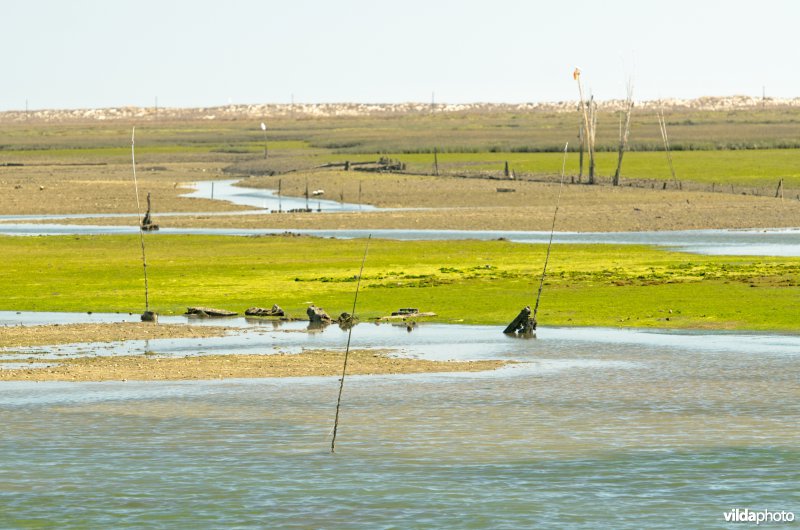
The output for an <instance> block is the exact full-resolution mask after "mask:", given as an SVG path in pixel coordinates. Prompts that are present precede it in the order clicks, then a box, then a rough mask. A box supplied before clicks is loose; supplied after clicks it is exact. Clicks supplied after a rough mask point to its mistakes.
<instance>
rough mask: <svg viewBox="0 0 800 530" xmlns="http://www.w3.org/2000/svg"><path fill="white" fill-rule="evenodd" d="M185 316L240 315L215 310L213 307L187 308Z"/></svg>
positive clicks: (233, 312) (223, 310) (225, 310)
mask: <svg viewBox="0 0 800 530" xmlns="http://www.w3.org/2000/svg"><path fill="white" fill-rule="evenodd" d="M185 314H187V315H195V316H198V317H235V316H236V315H238V314H239V313H236V312H235V311H228V310H227V309H214V308H211V307H187V308H186V313H185Z"/></svg>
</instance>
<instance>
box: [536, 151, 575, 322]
mask: <svg viewBox="0 0 800 530" xmlns="http://www.w3.org/2000/svg"><path fill="white" fill-rule="evenodd" d="M568 147H569V142H567V144H566V145H565V146H564V158H563V159H562V161H561V182H560V183H559V185H558V197H557V198H556V209H555V211H554V212H553V225H552V226H551V227H550V241H549V242H548V243H547V254H546V255H545V258H544V267H542V277H541V278H540V279H539V291H538V292H537V293H536V305H534V306H533V322H534V325H536V324H535V323H536V314H537V313H538V312H539V300H541V299H542V288H543V287H544V277H545V275H546V274H547V262H548V261H550V248H551V247H552V246H553V234H554V233H555V230H556V217H557V216H558V205H559V203H560V202H561V190H562V189H564V171H565V170H566V167H567V148H568Z"/></svg>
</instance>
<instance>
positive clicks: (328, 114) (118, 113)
mask: <svg viewBox="0 0 800 530" xmlns="http://www.w3.org/2000/svg"><path fill="white" fill-rule="evenodd" d="M597 104H598V108H599V109H600V110H605V111H615V110H618V109H620V108H622V105H623V104H624V101H623V100H621V99H612V100H605V101H597ZM577 106H578V102H577V101H575V100H564V101H556V102H538V103H534V102H530V103H480V102H476V103H435V104H432V103H419V102H406V103H293V104H291V103H257V104H230V105H220V106H215V107H195V108H180V107H155V106H152V107H133V106H129V107H109V108H98V109H37V110H28V111H26V110H9V111H2V112H0V123H14V122H24V121H38V122H41V121H45V122H71V121H85V120H90V121H119V120H156V119H166V120H235V119H267V118H290V117H304V118H309V117H318V118H332V117H359V116H400V115H405V114H420V115H424V114H431V113H459V112H478V113H483V112H485V113H492V112H574V111H575V110H576V108H577ZM785 107H800V97H795V98H771V97H767V98H760V97H752V96H708V97H701V98H696V99H677V98H666V99H661V100H647V101H637V102H636V106H635V108H636V109H639V110H641V109H656V108H664V109H667V110H673V111H681V110H694V111H698V110H699V111H727V110H732V109H752V108H785Z"/></svg>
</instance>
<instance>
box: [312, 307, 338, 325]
mask: <svg viewBox="0 0 800 530" xmlns="http://www.w3.org/2000/svg"><path fill="white" fill-rule="evenodd" d="M306 314H307V315H308V321H309V322H311V323H319V324H330V323H331V322H332V321H333V320H332V319H331V317H330V315H328V313H326V312H325V310H324V309H322V308H321V307H317V306H315V305H314V304H311V305H310V306H308V309H306Z"/></svg>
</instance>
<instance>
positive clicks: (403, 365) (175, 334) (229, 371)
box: [0, 322, 506, 381]
mask: <svg viewBox="0 0 800 530" xmlns="http://www.w3.org/2000/svg"><path fill="white" fill-rule="evenodd" d="M235 331H236V330H235V329H234V328H227V327H222V326H189V325H181V324H170V325H164V324H161V325H153V324H144V323H138V322H137V323H113V324H65V325H58V324H53V325H47V326H5V327H0V347H4V348H8V351H6V352H0V381H122V380H141V381H156V380H182V379H219V378H247V377H254V378H258V377H302V376H330V375H338V374H340V373H341V370H342V362H343V359H344V357H343V355H344V354H343V352H341V351H328V350H308V351H304V352H303V353H300V354H269V355H203V356H187V357H165V356H159V355H134V356H115V357H97V356H92V355H91V354H90V355H87V356H84V357H77V358H70V359H64V360H58V361H53V360H49V359H48V360H41V359H37V356H36V355H35V354H31V355H30V356H29V357H28V358H27V359H26V360H25V361H22V362H25V363H29V364H31V366H30V367H23V368H17V365H18V363H20V361H19V359H9V358H5V359H4V355H3V353H14V350H13V349H14V348H15V347H24V346H45V345H55V344H75V343H90V342H114V341H124V340H143V339H162V338H204V337H215V336H222V335H225V334H227V333H231V332H235ZM6 363H14V366H15V368H14V369H6V368H3V364H6ZM504 364H506V363H505V362H504V361H474V362H460V361H459V362H456V361H425V360H419V359H407V358H395V357H392V356H390V352H388V351H375V350H355V351H352V352H351V356H350V358H349V360H348V374H414V373H426V372H476V371H482V370H493V369H495V368H498V367H500V366H503V365H504Z"/></svg>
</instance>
